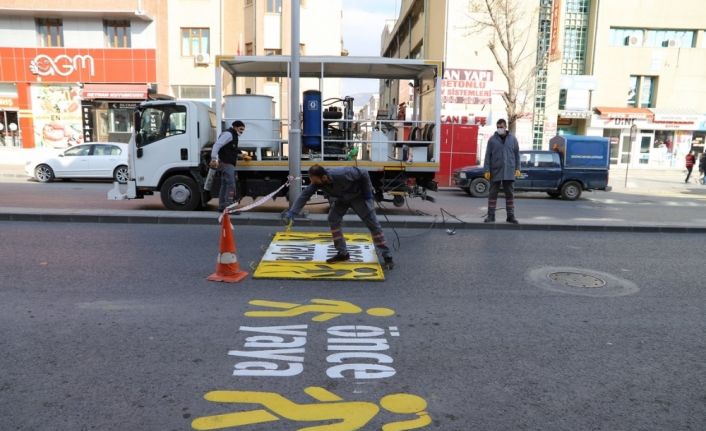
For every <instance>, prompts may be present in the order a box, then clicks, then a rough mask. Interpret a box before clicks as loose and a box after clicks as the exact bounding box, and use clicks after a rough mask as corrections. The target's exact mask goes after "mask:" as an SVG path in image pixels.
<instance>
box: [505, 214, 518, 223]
mask: <svg viewBox="0 0 706 431" xmlns="http://www.w3.org/2000/svg"><path fill="white" fill-rule="evenodd" d="M506 221H507V222H508V223H512V224H518V223H520V222H519V221H517V219H516V218H515V215H514V214H508V216H507V219H506Z"/></svg>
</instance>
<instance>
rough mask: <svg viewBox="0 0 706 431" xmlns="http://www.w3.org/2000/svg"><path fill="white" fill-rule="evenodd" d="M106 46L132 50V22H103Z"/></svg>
mask: <svg viewBox="0 0 706 431" xmlns="http://www.w3.org/2000/svg"><path fill="white" fill-rule="evenodd" d="M103 30H104V33H105V39H106V46H108V47H109V48H130V21H103Z"/></svg>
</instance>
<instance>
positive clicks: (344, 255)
mask: <svg viewBox="0 0 706 431" xmlns="http://www.w3.org/2000/svg"><path fill="white" fill-rule="evenodd" d="M350 258H351V255H350V254H349V253H348V252H340V251H339V252H338V253H336V255H335V256H332V257H329V258H328V259H326V263H336V262H345V261H347V260H350Z"/></svg>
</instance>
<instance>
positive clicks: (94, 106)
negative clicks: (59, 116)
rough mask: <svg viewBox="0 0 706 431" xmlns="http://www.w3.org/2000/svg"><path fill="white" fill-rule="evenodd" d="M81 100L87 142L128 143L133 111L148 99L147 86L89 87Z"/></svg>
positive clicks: (88, 85) (82, 91) (84, 90)
mask: <svg viewBox="0 0 706 431" xmlns="http://www.w3.org/2000/svg"><path fill="white" fill-rule="evenodd" d="M81 99H82V106H81V109H82V112H83V134H84V135H83V136H84V141H98V142H106V141H110V142H127V141H128V140H129V139H130V131H131V130H132V126H133V124H132V121H133V120H132V118H133V111H134V110H135V108H136V107H137V105H138V104H139V103H140V102H141V101H143V100H146V99H147V86H146V85H139V84H132V85H125V84H86V85H84V86H83V89H82V90H81Z"/></svg>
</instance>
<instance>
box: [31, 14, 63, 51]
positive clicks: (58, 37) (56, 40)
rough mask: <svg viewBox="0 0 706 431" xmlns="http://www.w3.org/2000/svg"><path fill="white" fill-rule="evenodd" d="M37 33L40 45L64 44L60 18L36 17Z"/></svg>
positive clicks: (55, 45)
mask: <svg viewBox="0 0 706 431" xmlns="http://www.w3.org/2000/svg"><path fill="white" fill-rule="evenodd" d="M37 35H38V36H39V46H41V47H57V46H64V25H63V23H62V21H61V19H55V18H38V19H37Z"/></svg>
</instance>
